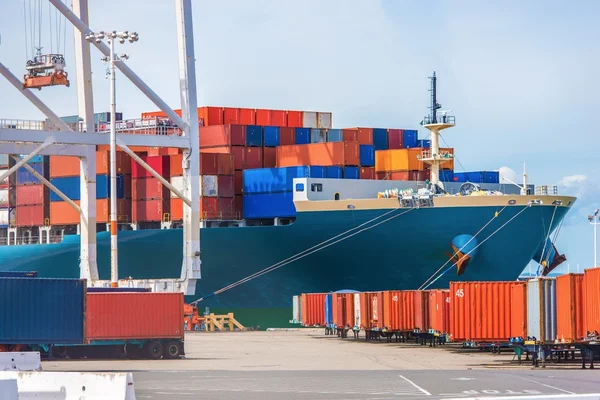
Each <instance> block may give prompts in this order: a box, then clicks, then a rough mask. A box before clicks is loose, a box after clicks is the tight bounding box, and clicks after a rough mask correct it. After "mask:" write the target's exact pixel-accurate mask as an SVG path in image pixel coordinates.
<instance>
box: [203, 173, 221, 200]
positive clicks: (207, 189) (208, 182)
mask: <svg viewBox="0 0 600 400" xmlns="http://www.w3.org/2000/svg"><path fill="white" fill-rule="evenodd" d="M218 193H219V184H218V181H217V176H216V175H202V176H201V177H200V196H203V197H217V194H218Z"/></svg>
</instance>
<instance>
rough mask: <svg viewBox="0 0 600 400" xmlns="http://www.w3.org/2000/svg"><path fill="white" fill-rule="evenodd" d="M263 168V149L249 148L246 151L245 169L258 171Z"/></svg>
mask: <svg viewBox="0 0 600 400" xmlns="http://www.w3.org/2000/svg"><path fill="white" fill-rule="evenodd" d="M262 166H263V148H262V147H247V148H246V151H245V157H244V164H243V169H257V168H262Z"/></svg>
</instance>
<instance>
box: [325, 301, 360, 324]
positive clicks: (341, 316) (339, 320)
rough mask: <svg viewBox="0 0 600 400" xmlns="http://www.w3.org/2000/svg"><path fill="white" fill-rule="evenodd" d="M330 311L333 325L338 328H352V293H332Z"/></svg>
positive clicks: (354, 320) (353, 321)
mask: <svg viewBox="0 0 600 400" xmlns="http://www.w3.org/2000/svg"><path fill="white" fill-rule="evenodd" d="M331 311H332V314H333V321H332V322H333V324H334V325H335V326H336V327H338V328H344V327H345V326H346V325H347V326H349V327H353V326H354V325H355V323H356V319H355V317H354V293H332V299H331Z"/></svg>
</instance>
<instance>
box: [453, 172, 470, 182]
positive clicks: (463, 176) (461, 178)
mask: <svg viewBox="0 0 600 400" xmlns="http://www.w3.org/2000/svg"><path fill="white" fill-rule="evenodd" d="M467 180H468V173H466V172H455V173H454V182H466V181H467Z"/></svg>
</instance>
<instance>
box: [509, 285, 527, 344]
mask: <svg viewBox="0 0 600 400" xmlns="http://www.w3.org/2000/svg"><path fill="white" fill-rule="evenodd" d="M510 302H511V310H510V337H522V338H527V285H513V286H512V287H511V288H510Z"/></svg>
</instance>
